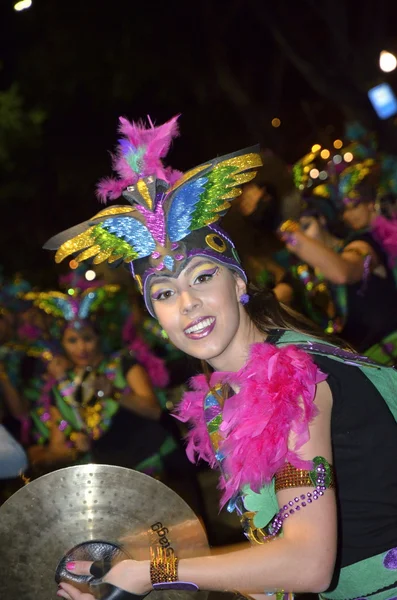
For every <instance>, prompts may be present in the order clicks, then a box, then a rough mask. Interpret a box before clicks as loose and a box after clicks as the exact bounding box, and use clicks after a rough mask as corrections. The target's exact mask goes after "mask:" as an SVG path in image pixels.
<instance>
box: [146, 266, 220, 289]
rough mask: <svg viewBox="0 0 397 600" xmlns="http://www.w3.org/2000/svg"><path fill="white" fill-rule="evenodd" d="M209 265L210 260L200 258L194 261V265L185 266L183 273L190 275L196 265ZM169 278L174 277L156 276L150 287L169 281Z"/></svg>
mask: <svg viewBox="0 0 397 600" xmlns="http://www.w3.org/2000/svg"><path fill="white" fill-rule="evenodd" d="M205 264H208V265H211V261H210V260H201V261H200V262H198V263H196V264H195V265H191V266H190V267H187V269H186V271H185V273H184V275H185V276H188V275H190V273H191V272H192V271H194V269H197V267H201V266H202V265H205ZM170 279H174V277H156V280H155V281H153V283H152V287H154V286H155V285H160V284H162V283H169V281H170Z"/></svg>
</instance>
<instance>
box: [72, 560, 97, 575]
mask: <svg viewBox="0 0 397 600" xmlns="http://www.w3.org/2000/svg"><path fill="white" fill-rule="evenodd" d="M91 565H92V561H91V560H78V561H71V562H68V563H66V570H67V571H69V572H70V573H73V574H74V575H92V573H91V571H90V568H91Z"/></svg>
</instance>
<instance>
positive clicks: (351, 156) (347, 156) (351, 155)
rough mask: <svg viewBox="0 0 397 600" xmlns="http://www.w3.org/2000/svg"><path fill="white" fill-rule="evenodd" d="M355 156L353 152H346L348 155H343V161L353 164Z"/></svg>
mask: <svg viewBox="0 0 397 600" xmlns="http://www.w3.org/2000/svg"><path fill="white" fill-rule="evenodd" d="M353 158H354V157H353V154H352V153H351V152H346V154H344V155H343V160H344V161H346V162H351V161H352V160H353Z"/></svg>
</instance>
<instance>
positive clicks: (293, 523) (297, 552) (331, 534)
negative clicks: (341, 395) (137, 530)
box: [62, 382, 337, 600]
mask: <svg viewBox="0 0 397 600" xmlns="http://www.w3.org/2000/svg"><path fill="white" fill-rule="evenodd" d="M316 405H317V407H318V409H319V413H318V415H317V416H316V417H315V419H314V421H313V423H312V425H311V427H310V440H309V441H308V442H307V443H306V444H305V445H304V446H303V447H302V448H301V450H300V455H301V457H302V458H304V459H309V460H311V459H313V458H314V457H315V456H323V457H324V458H326V459H327V460H328V461H329V462H332V451H331V431H330V430H331V408H332V396H331V392H330V389H329V387H328V384H327V383H325V382H323V383H320V384H319V385H318V386H317V393H316ZM292 442H293V440H291V443H292ZM309 491H312V490H310V489H309V488H307V487H302V488H293V489H291V490H283V491H281V492H280V493H279V494H278V495H277V497H278V502H279V505H280V507H281V506H283V505H284V504H285V503H288V501H290V500H292V499H293V498H294V497H296V496H299V495H300V494H307V493H308V492H309ZM336 540H337V518H336V502H335V494H334V491H333V490H330V489H328V490H326V492H325V493H324V496H323V497H320V498H319V499H318V500H317V501H313V502H312V504H311V505H310V506H307V507H306V508H304V509H302V510H301V511H300V512H299V513H295V514H294V515H293V516H291V517H290V518H289V519H288V520H287V521H286V522H285V525H284V535H283V537H281V538H277V539H275V540H273V541H271V542H270V543H267V544H264V545H256V546H254V547H251V548H248V549H245V550H240V551H236V552H233V553H227V554H223V555H217V556H205V557H201V558H188V559H182V560H180V562H179V568H178V578H179V580H181V581H192V582H194V583H195V584H197V585H198V586H199V587H200V589H204V590H239V591H240V592H245V593H248V594H261V593H264V592H275V591H281V590H284V591H286V592H313V593H318V592H321V591H324V590H326V589H327V588H328V586H329V584H330V581H331V578H332V575H333V571H334V563H335V557H336ZM88 568H89V565H88V564H87V563H85V564H81V563H80V564H79V563H78V564H77V570H74V571H73V572H74V573H80V572H81V573H86V572H87V571H88ZM105 580H106V581H108V582H110V583H113V584H114V585H117V586H119V587H122V588H123V589H126V590H129V591H133V592H134V593H145V592H148V591H150V589H151V585H150V581H149V564H148V562H147V561H142V562H136V561H125V563H120V564H119V565H117V566H116V567H114V568H113V569H112V570H111V571H110V572H109V574H108V575H107V576H106V577H105ZM64 586H65V584H62V587H64ZM64 589H65V590H67V591H68V592H69V595H70V597H73V599H76V600H82V596H81V595H79V594H80V593H79V592H78V593H77V594H76V592H75V589H73V588H72V587H71V586H69V585H67V584H66V586H65V587H64ZM62 595H64V594H63V593H62ZM64 597H67V596H66V595H64ZM85 598H87V600H88V598H91V597H90V596H84V600H85Z"/></svg>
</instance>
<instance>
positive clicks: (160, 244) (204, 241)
mask: <svg viewBox="0 0 397 600" xmlns="http://www.w3.org/2000/svg"><path fill="white" fill-rule="evenodd" d="M176 119H177V117H175V118H174V119H172V120H171V121H169V122H168V123H165V124H164V125H162V126H160V127H157V128H156V127H153V126H152V125H151V126H150V128H149V129H145V128H144V127H143V126H142V125H139V124H138V125H135V124H134V123H129V122H128V121H127V120H126V119H121V120H120V122H121V125H120V131H121V133H122V134H123V136H124V137H123V138H122V139H121V140H119V146H118V149H117V151H116V155H115V157H114V160H113V166H114V168H115V170H116V171H117V173H118V175H119V178H118V179H106V180H102V181H101V182H100V183H99V186H98V195H99V197H100V199H101V200H103V201H107V200H109V199H110V200H111V199H115V198H116V197H119V196H120V195H122V196H123V197H124V199H125V200H127V202H128V205H122V206H112V207H110V208H105V209H104V210H102V211H101V212H99V213H98V214H97V215H95V216H94V217H93V218H92V219H90V220H89V221H86V222H84V223H81V224H80V225H77V226H76V227H73V228H71V229H69V230H67V231H64V232H63V233H61V234H59V235H57V236H55V237H54V238H52V239H51V240H49V242H47V244H46V246H45V248H47V249H50V250H57V253H56V257H55V260H56V261H57V262H60V261H61V260H63V259H64V258H66V257H67V256H71V255H73V257H74V258H75V260H76V261H77V262H81V261H84V260H87V259H90V260H91V261H92V262H93V263H94V264H99V263H102V262H105V261H107V262H108V263H110V264H113V265H117V264H119V263H122V262H124V263H128V264H129V265H130V268H131V271H132V274H133V275H134V277H135V279H136V281H137V283H138V285H139V287H140V289H141V292H142V293H143V294H144V297H145V301H146V305H147V307H148V309H149V311H150V312H151V313H152V314H153V309H152V306H151V301H150V297H149V294H148V289H149V287H148V284H149V281H150V279H151V278H152V277H153V276H154V275H156V274H161V275H162V276H164V275H165V276H174V277H175V276H177V275H178V274H179V273H180V271H181V270H182V269H183V268H184V266H185V265H186V263H187V261H188V260H190V259H191V258H192V257H193V256H206V257H209V258H210V259H211V260H214V261H215V262H218V263H222V264H226V265H227V266H228V267H230V268H232V269H234V270H236V271H238V272H239V273H240V274H241V275H242V276H243V277H244V278H245V279H246V277H245V273H244V271H243V269H242V267H241V265H240V260H239V257H238V255H237V252H236V250H235V248H234V245H233V243H232V241H231V240H230V238H229V237H228V236H227V235H226V234H225V232H223V231H222V229H221V228H220V227H219V225H218V221H219V220H220V219H221V217H222V216H223V215H224V214H225V213H226V212H227V210H228V209H229V207H230V202H231V201H232V200H233V199H234V198H236V197H237V196H239V195H240V193H241V188H240V187H239V186H241V185H242V184H244V183H246V182H248V181H250V180H251V179H253V178H254V177H255V175H256V172H255V171H254V170H253V169H255V168H257V167H260V166H261V164H262V162H261V158H260V156H259V154H258V151H259V149H258V147H254V148H248V149H245V150H241V151H239V152H235V153H233V154H229V155H227V156H222V157H219V158H215V159H213V160H210V161H208V162H206V163H204V164H202V165H199V166H198V167H195V168H194V169H191V170H190V171H187V172H186V173H184V174H182V173H179V172H177V171H173V170H171V169H170V168H166V167H165V166H164V165H163V163H162V159H163V157H164V156H165V154H166V152H167V151H168V148H169V146H170V143H171V140H172V138H173V137H174V136H175V135H177V124H176Z"/></svg>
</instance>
